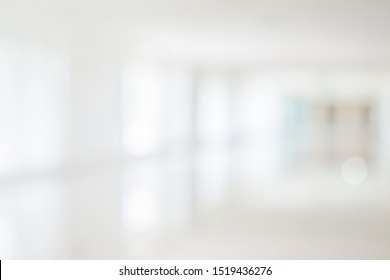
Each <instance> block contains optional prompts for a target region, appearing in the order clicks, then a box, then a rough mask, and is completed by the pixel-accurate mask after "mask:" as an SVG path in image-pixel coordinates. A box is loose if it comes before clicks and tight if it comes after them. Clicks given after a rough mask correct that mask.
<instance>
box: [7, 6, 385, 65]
mask: <svg viewBox="0 0 390 280" xmlns="http://www.w3.org/2000/svg"><path fill="white" fill-rule="evenodd" d="M0 15H3V20H2V21H0V24H2V25H3V26H0V27H4V25H7V23H8V22H7V20H9V21H14V20H15V18H16V19H18V16H19V19H22V21H24V23H26V24H30V23H31V21H36V20H42V19H43V18H46V19H49V23H53V24H54V22H59V21H62V22H63V23H72V24H73V26H76V28H78V27H80V26H82V25H86V24H87V25H88V26H89V28H91V27H92V28H94V29H96V31H99V30H100V29H102V28H103V29H107V28H108V26H109V27H110V28H112V32H117V33H120V34H121V35H120V36H123V37H128V38H130V40H131V41H132V42H133V43H134V44H133V45H134V46H136V47H135V49H137V50H138V51H139V52H146V53H149V54H153V55H155V56H162V57H172V58H173V57H175V58H181V59H192V60H204V61H212V60H216V61H218V60H219V61H229V60H232V61H240V62H244V63H248V62H253V61H256V62H267V63H268V62H269V63H279V62H280V63H286V62H287V63H296V64H299V63H307V62H314V63H322V64H326V63H329V64H335V63H346V64H354V63H355V64H363V65H375V66H385V67H387V66H390V52H389V50H390V1H382V0H381V1H378V0H373V1H368V0H365V1H362V0H355V1H353V0H339V1H335V0H329V1H313V0H311V1H310V0H273V1H264V0H260V1H255V0H225V1H222V0H187V1H186V0H139V1H134V0H110V1H109V0H105V1H102V0H100V1H99V0H96V1H92V0H67V1H65V0H61V1H60V0H37V1H31V0H0Z"/></svg>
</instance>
